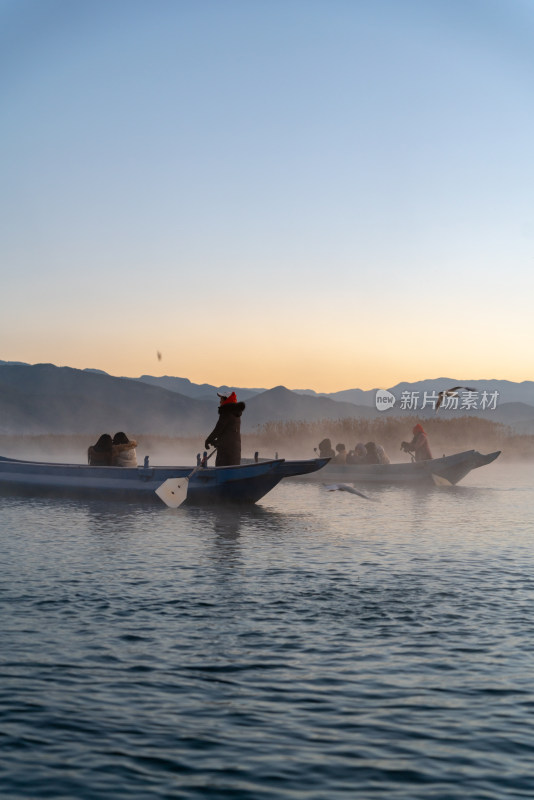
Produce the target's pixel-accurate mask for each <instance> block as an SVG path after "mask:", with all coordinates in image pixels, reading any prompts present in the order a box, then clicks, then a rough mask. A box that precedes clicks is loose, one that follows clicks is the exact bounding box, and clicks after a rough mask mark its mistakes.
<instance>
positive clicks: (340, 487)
mask: <svg viewBox="0 0 534 800" xmlns="http://www.w3.org/2000/svg"><path fill="white" fill-rule="evenodd" d="M324 487H325V489H326V491H327V492H350V493H351V494H357V495H358V496H359V497H365V499H366V500H370V498H369V497H367V495H366V494H364V493H363V492H359V491H358V490H357V489H354V488H353V487H352V486H347V484H346V483H329V484H326V483H325V485H324Z"/></svg>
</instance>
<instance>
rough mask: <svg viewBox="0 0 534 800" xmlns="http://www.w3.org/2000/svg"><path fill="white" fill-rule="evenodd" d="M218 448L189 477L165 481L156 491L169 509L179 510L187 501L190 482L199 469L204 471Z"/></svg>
mask: <svg viewBox="0 0 534 800" xmlns="http://www.w3.org/2000/svg"><path fill="white" fill-rule="evenodd" d="M215 450H217V448H216V447H215V448H214V449H213V450H212V451H211V453H210V454H209V456H207V458H203V459H202V461H201V462H200V464H199V465H198V466H197V467H195V469H194V470H193V471H192V472H190V473H189V475H185V476H184V477H183V478H167V480H166V481H163V483H162V484H161V486H158V488H157V489H156V490H155V491H156V494H157V496H158V497H159V498H160V499H161V500H163V502H164V503H165V505H166V506H169V508H179V506H181V505H182V503H184V502H185V500H186V499H187V490H188V488H189V480H190V479H191V478H192V477H193V475H194V474H195V472H198V470H199V469H202V467H203V466H205V465H206V464H207V463H208V461H209V459H210V458H211V457H212V455H213V454H214V452H215Z"/></svg>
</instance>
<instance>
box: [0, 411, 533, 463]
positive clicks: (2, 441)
mask: <svg viewBox="0 0 534 800" xmlns="http://www.w3.org/2000/svg"><path fill="white" fill-rule="evenodd" d="M419 421H420V420H419V419H418V418H416V417H413V418H409V417H402V418H395V417H389V416H388V417H387V418H383V419H382V418H379V419H371V420H365V419H360V420H358V419H339V420H320V421H317V422H298V421H286V422H283V421H277V422H266V423H264V424H263V425H259V426H257V428H256V429H255V430H254V431H252V432H247V433H244V434H242V437H241V439H242V455H243V457H244V458H252V457H253V456H254V453H255V452H258V453H259V455H260V457H262V458H274V457H275V454H278V456H279V457H280V458H313V457H314V456H315V455H316V453H315V452H314V448H315V447H317V445H318V444H319V442H320V441H321V439H324V438H329V439H331V441H332V445H333V447H334V448H335V446H336V444H337V443H339V442H342V443H343V444H345V446H346V448H347V450H351V449H353V448H354V446H355V445H356V444H357V442H363V443H364V444H365V442H368V441H374V442H376V443H377V444H381V445H382V446H383V447H384V448H385V450H386V452H387V454H388V455H389V457H390V459H391V461H392V462H397V461H406V460H408V456H407V455H406V454H405V453H401V451H400V443H401V441H403V440H409V439H411V438H412V428H413V426H414V425H415V424H416V423H417V422H419ZM423 427H424V429H425V431H426V432H427V434H428V438H429V442H430V448H431V450H432V454H433V455H434V457H435V458H437V457H440V456H442V455H451V454H452V453H457V452H460V451H462V450H479V451H480V452H483V453H490V452H493V451H494V450H502V456H501V459H503V460H514V461H517V460H530V459H533V458H534V436H533V435H519V434H517V433H516V432H515V431H514V430H513V429H512V428H510V427H508V426H507V425H502V424H500V423H497V422H491V421H489V420H485V419H481V418H479V417H468V416H465V417H459V418H458V419H427V420H423ZM100 433H101V431H95V434H94V435H93V436H92V437H91V436H88V435H83V436H82V435H73V434H31V435H30V434H28V435H26V434H6V433H4V434H0V455H3V456H7V457H8V458H27V459H30V460H35V461H61V460H64V461H69V462H71V463H79V464H85V463H87V448H88V447H89V445H91V444H93V443H94V442H95V441H96V440H97V439H98V436H99V435H100ZM128 435H131V436H133V437H134V438H135V439H136V440H137V441H138V442H139V446H138V448H137V460H138V463H139V464H142V463H143V459H144V456H145V455H149V457H150V463H151V464H169V465H170V464H177V465H178V464H184V465H187V464H195V463H196V454H197V453H198V452H203V450H204V437H203V436H201V435H196V436H183V437H165V436H158V435H152V434H142V433H140V432H138V431H128Z"/></svg>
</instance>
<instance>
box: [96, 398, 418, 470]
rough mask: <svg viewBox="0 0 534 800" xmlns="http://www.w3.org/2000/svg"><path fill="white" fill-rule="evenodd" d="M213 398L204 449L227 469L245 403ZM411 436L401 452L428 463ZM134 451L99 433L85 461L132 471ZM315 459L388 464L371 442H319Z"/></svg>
mask: <svg viewBox="0 0 534 800" xmlns="http://www.w3.org/2000/svg"><path fill="white" fill-rule="evenodd" d="M217 396H218V397H219V400H220V402H219V408H218V413H219V419H218V420H217V424H216V425H215V427H214V429H213V430H212V432H211V433H210V434H209V435H208V437H207V438H206V441H205V443H204V447H205V448H206V450H208V449H209V448H210V447H214V448H216V449H217V457H216V460H215V466H216V467H228V466H232V465H235V464H240V463H241V415H242V414H243V411H244V410H245V403H243V402H238V400H237V397H236V393H235V392H231V393H230V394H228V395H225V394H219V393H217ZM412 433H413V438H412V440H411V441H410V442H402V444H401V450H404V452H406V453H412V454H413V456H412V457H413V458H414V460H415V461H425V460H427V459H431V458H432V453H431V451H430V446H429V444H428V437H427V435H426V433H425V431H424V430H423V427H422V425H420V424H417V425H415V427H414V428H413V431H412ZM136 447H137V442H136V441H135V440H134V439H129V438H128V437H127V436H126V434H125V433H124V432H123V431H119V432H118V433H116V434H115V436H113V438H112V437H111V436H110V435H109V433H103V434H102V435H101V436H100V438H99V439H98V441H97V442H96V444H94V445H91V447H89V449H88V451H87V460H88V462H89V464H90V465H91V466H100V467H102V466H110V467H136V466H137V455H136V450H135V448H136ZM319 456H320V458H329V459H331V461H330V463H331V464H390V463H391V462H390V459H389V456H388V455H387V453H386V451H385V450H384V448H383V446H382V445H380V444H376V443H375V442H367V443H366V444H363V442H358V444H356V446H355V447H354V449H353V450H348V451H347V448H346V447H345V445H344V444H342V443H339V444H337V445H336V449H335V450H334V449H333V448H332V442H331V440H330V439H323V440H322V442H320V443H319Z"/></svg>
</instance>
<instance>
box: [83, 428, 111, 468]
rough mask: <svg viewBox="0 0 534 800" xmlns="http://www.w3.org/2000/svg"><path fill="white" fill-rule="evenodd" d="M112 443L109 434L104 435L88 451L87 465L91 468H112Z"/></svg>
mask: <svg viewBox="0 0 534 800" xmlns="http://www.w3.org/2000/svg"><path fill="white" fill-rule="evenodd" d="M111 448H112V441H111V436H110V435H109V433H103V434H102V436H101V437H100V438H99V439H98V442H97V443H96V444H92V445H91V447H89V449H88V450H87V463H88V464H89V466H91V467H111V459H112V449H111Z"/></svg>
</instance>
